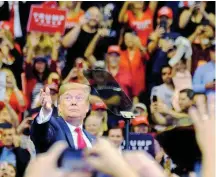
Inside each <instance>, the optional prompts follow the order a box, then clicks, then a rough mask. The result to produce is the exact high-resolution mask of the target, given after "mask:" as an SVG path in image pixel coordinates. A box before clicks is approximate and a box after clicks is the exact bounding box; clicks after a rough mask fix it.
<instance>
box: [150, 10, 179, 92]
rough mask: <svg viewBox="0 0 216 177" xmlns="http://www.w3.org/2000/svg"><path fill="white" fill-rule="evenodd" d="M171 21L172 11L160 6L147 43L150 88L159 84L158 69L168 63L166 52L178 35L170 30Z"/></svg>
mask: <svg viewBox="0 0 216 177" xmlns="http://www.w3.org/2000/svg"><path fill="white" fill-rule="evenodd" d="M172 23H173V12H172V9H170V8H169V7H166V6H164V7H161V8H160V9H159V11H158V18H157V28H156V30H155V31H154V32H152V33H151V35H150V37H149V43H148V46H147V48H148V51H149V53H150V54H151V55H152V57H151V60H150V61H149V63H148V67H147V68H149V70H148V71H147V73H148V74H149V76H150V77H147V78H149V79H148V83H149V84H150V85H149V86H150V89H151V88H152V87H153V86H155V85H157V84H160V83H161V81H160V80H159V79H158V78H160V70H161V68H162V66H163V65H166V64H168V56H167V54H168V52H169V50H170V49H172V48H173V46H174V41H175V39H176V38H178V37H179V36H180V34H179V33H176V32H173V31H171V25H172Z"/></svg>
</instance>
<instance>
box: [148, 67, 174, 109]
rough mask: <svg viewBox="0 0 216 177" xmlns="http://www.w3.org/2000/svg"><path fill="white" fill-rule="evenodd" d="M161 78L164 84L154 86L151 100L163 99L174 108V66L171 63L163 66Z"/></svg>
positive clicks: (162, 100)
mask: <svg viewBox="0 0 216 177" xmlns="http://www.w3.org/2000/svg"><path fill="white" fill-rule="evenodd" d="M161 78H162V81H163V84H161V85H159V86H155V87H153V88H152V91H151V100H152V102H154V101H161V102H163V103H164V104H166V105H167V106H168V107H169V108H172V98H173V94H174V85H173V81H172V68H171V67H170V66H169V65H165V66H163V67H162V69H161ZM153 99H156V100H153Z"/></svg>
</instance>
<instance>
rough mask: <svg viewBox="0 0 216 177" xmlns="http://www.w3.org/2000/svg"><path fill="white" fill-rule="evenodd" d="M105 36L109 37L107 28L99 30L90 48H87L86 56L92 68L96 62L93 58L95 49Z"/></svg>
mask: <svg viewBox="0 0 216 177" xmlns="http://www.w3.org/2000/svg"><path fill="white" fill-rule="evenodd" d="M105 36H108V30H107V29H106V28H103V29H99V30H98V32H97V33H96V34H95V36H94V37H93V39H92V40H91V42H90V43H89V45H88V47H87V48H86V51H85V53H84V56H85V57H86V58H87V60H88V62H89V63H90V65H91V66H92V65H93V64H94V62H95V61H96V59H95V57H94V56H93V54H94V51H95V48H96V46H97V44H98V42H99V41H100V39H101V38H103V37H105Z"/></svg>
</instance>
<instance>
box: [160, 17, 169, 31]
mask: <svg viewBox="0 0 216 177" xmlns="http://www.w3.org/2000/svg"><path fill="white" fill-rule="evenodd" d="M159 26H160V27H161V28H163V29H164V31H166V30H167V17H162V18H161V19H160V25H159Z"/></svg>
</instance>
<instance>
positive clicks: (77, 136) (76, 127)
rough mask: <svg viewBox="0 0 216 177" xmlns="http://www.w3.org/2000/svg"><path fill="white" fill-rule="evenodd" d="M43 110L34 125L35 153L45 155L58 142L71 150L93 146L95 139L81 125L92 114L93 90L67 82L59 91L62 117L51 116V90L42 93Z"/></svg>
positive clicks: (32, 134) (32, 135)
mask: <svg viewBox="0 0 216 177" xmlns="http://www.w3.org/2000/svg"><path fill="white" fill-rule="evenodd" d="M40 94H41V96H40V101H41V105H42V108H41V111H40V113H39V115H38V116H37V117H36V119H35V120H34V122H33V125H32V128H31V139H32V141H33V142H34V145H35V147H36V152H44V151H47V149H48V148H49V147H50V146H51V145H52V144H53V143H54V142H56V141H59V140H65V141H66V142H67V143H68V145H69V147H71V148H75V149H83V148H86V147H91V146H92V145H91V142H92V140H93V139H94V138H93V136H91V135H90V134H89V133H87V132H86V131H85V130H84V129H83V127H82V125H83V120H84V118H85V117H86V114H87V112H88V111H89V106H90V105H89V94H90V87H89V86H88V85H84V84H79V83H67V84H64V85H62V86H61V87H60V89H59V99H58V101H59V103H58V111H59V115H60V116H61V117H53V116H52V109H53V108H52V106H51V105H52V100H51V96H50V90H49V88H46V90H45V91H44V90H41V93H40Z"/></svg>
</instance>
